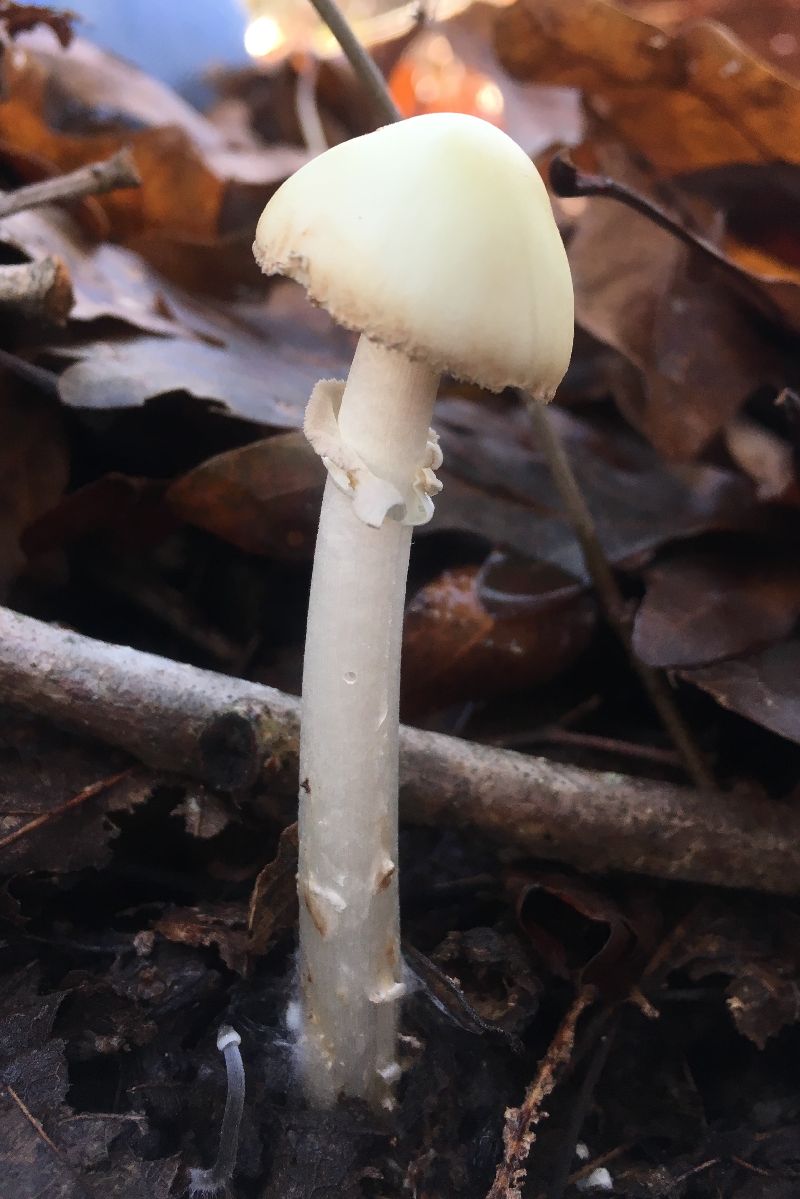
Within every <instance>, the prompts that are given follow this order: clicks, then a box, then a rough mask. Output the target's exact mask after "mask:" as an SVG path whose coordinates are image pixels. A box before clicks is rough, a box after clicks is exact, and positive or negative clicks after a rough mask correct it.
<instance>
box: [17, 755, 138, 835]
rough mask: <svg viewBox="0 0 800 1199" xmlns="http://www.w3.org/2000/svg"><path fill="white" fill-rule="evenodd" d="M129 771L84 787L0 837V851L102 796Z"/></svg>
mask: <svg viewBox="0 0 800 1199" xmlns="http://www.w3.org/2000/svg"><path fill="white" fill-rule="evenodd" d="M131 770H132V767H130V766H129V767H128V769H127V770H120V771H119V773H117V774H112V775H110V776H109V777H108V778H105V779H99V780H98V781H97V782H96V783H90V785H89V786H88V787H84V788H83V790H82V791H79V792H78V794H77V795H73V796H72V799H68V800H67V801H66V803H62V804H59V805H58V807H55V808H50V809H49V810H48V811H47V812H42V813H41V814H40V815H39V816H34V818H33V820H29V821H28V822H27V824H21V825H20V827H19V828H15V829H14V831H13V833H8V835H7V836H5V837H0V849H8V847H9V845H13V844H14V843H15V842H16V841H20V840H22V838H23V837H27V836H28V834H29V833H33V832H35V831H36V829H37V828H41V826H42V825H43V824H51V823H52V822H53V821H54V820H58V818H59V816H64V815H66V813H67V812H71V811H72V810H73V808H79V807H80V806H81V804H85V803H86V802H87V800H89V799H94V797H95V796H96V795H102V793H103V792H104V791H108V790H109V788H110V787H113V786H114V784H115V783H119V782H121V781H122V779H124V778H127V777H128V775H129V774H130V773H131Z"/></svg>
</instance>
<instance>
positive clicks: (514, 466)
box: [430, 400, 755, 579]
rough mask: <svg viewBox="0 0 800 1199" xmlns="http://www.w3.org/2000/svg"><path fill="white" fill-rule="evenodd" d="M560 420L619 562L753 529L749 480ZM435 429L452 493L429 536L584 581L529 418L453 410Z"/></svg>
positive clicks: (443, 412)
mask: <svg viewBox="0 0 800 1199" xmlns="http://www.w3.org/2000/svg"><path fill="white" fill-rule="evenodd" d="M552 419H553V420H554V421H556V422H557V424H558V428H559V431H560V434H561V437H562V438H563V439H564V442H565V445H566V446H567V449H568V452H569V455H570V460H571V462H572V466H573V469H574V471H575V474H576V476H577V478H578V481H579V483H580V486H581V489H582V491H583V493H584V496H585V497H586V499H587V502H588V504H589V508H590V510H591V512H592V515H593V516H594V519H595V522H596V525H597V532H598V536H599V539H600V544H601V545H602V547H603V549H604V551H605V553H606V556H607V557H608V558H609V560H610V561H611V562H614V563H624V562H632V561H637V562H640V561H642V560H643V559H646V558H647V557H648V556H650V555H651V554H652V552H653V551H654V550H655V549H656V548H657V547H658V546H659V545H663V544H664V543H665V542H669V541H671V540H675V539H681V538H685V537H687V536H690V535H692V534H694V533H697V532H700V531H708V530H711V529H730V528H743V527H744V528H747V527H748V525H750V524H752V522H753V520H754V516H755V505H754V502H753V496H752V488H751V487H750V485H749V483H748V482H746V481H745V480H744V479H742V478H741V476H739V475H736V474H734V473H733V472H731V471H725V470H721V469H719V468H717V467H713V466H707V465H704V464H695V463H688V464H682V465H669V464H667V463H665V462H664V461H663V459H662V458H660V457H659V455H658V454H656V453H655V452H654V450H653V449H651V448H650V447H649V446H648V445H647V443H646V442H644V441H641V440H640V439H639V438H636V437H633V436H631V435H630V433H628V432H626V431H624V430H623V429H621V428H615V429H614V430H613V432H611V431H609V430H604V429H600V428H598V427H596V426H593V425H592V424H591V423H589V422H588V421H583V420H580V419H579V418H577V417H575V416H573V415H570V414H568V413H567V412H565V411H564V410H563V409H553V410H552ZM435 422H436V427H437V429H438V430H439V433H440V435H441V441H442V446H443V449H444V468H443V470H442V472H441V475H442V478H443V479H444V480H445V487H444V490H443V492H442V494H441V495H440V496H439V497H438V498H437V501H436V513H435V515H434V518H433V521H432V523H431V526H430V528H431V529H434V530H436V529H458V530H463V531H468V532H470V533H472V534H478V535H481V536H483V537H485V538H486V539H487V540H489V541H490V542H493V543H494V544H496V545H500V546H503V545H505V546H510V547H511V548H513V549H515V550H516V551H517V552H518V553H520V554H522V555H524V556H525V557H528V558H534V559H539V560H543V561H546V562H550V563H552V564H553V565H554V566H558V567H560V568H561V570H564V571H566V572H567V573H568V574H570V575H572V576H573V577H574V578H576V579H586V578H587V574H586V567H585V564H584V561H583V556H582V554H581V551H580V548H579V546H578V544H577V542H576V541H575V537H574V534H573V532H572V528H571V526H570V524H569V522H568V521H567V520H566V518H565V517H563V516H562V515H561V512H560V504H559V501H558V499H557V496H556V492H555V489H554V487H553V483H552V478H551V475H550V470H549V468H548V466H547V463H546V461H545V459H544V457H543V455H542V453H541V451H540V450H538V449H537V448H536V447H535V446H532V445H531V444H530V439H531V432H530V428H529V425H528V418H527V415H526V413H525V411H524V410H523V409H521V408H520V409H514V410H510V411H506V412H503V413H496V412H492V411H491V410H489V409H488V408H487V407H485V406H484V405H481V404H476V403H472V402H469V401H466V400H445V401H443V402H442V403H440V404H439V405H438V407H437V412H436V416H435Z"/></svg>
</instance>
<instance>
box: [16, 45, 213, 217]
mask: <svg viewBox="0 0 800 1199" xmlns="http://www.w3.org/2000/svg"><path fill="white" fill-rule="evenodd" d="M2 72H3V88H4V94H3V100H2V103H0V138H1V139H2V140H3V142H5V143H6V144H7V145H8V146H9V147H11V148H12V149H18V150H20V151H22V152H23V153H24V154H28V155H30V154H35V155H36V156H38V157H39V158H40V159H44V160H45V161H46V162H48V163H50V164H52V165H53V166H54V167H56V168H57V169H58V170H59V171H72V170H75V169H76V168H77V167H80V166H84V165H85V164H86V163H90V162H97V161H99V160H100V159H105V158H109V157H110V156H111V155H112V154H113V153H115V151H117V150H119V149H120V148H121V147H122V146H124V145H129V146H130V147H131V149H132V151H133V155H134V158H135V160H136V166H137V169H138V171H139V173H140V175H141V178H142V186H141V187H139V188H126V189H124V190H121V191H116V192H109V193H108V195H106V196H102V197H98V200H97V202H98V203H99V204H100V205H101V206H102V208H103V209H104V211H105V213H106V215H107V216H108V218H109V220H110V222H111V229H112V232H113V234H114V236H115V237H117V238H120V239H124V238H125V237H130V236H132V235H134V234H136V233H137V232H139V231H140V230H142V229H147V228H153V227H156V228H160V229H167V230H169V231H171V232H172V233H174V234H175V235H176V236H180V237H185V238H197V239H209V240H210V239H213V238H214V237H215V236H216V235H217V232H218V228H219V220H220V213H221V211H222V205H223V200H224V197H225V183H224V181H223V180H222V179H221V178H220V177H218V176H217V175H216V174H215V173H214V172H213V171H211V170H210V169H209V167H208V166H207V165H206V163H205V162H204V160H203V156H202V154H201V152H200V151H199V150H198V148H197V147H196V146H195V144H194V143H193V142H192V140H191V139H190V138H189V136H188V135H187V134H186V133H185V132H184V130H183V129H180V128H177V127H175V126H165V127H162V128H156V129H144V130H134V131H131V130H130V129H127V130H122V131H120V132H108V133H105V132H104V133H86V134H74V133H64V132H61V131H59V130H56V129H53V128H52V127H51V126H50V125H49V124H48V123H47V121H46V119H45V116H44V113H45V111H46V100H47V95H46V93H47V73H46V71H45V70H44V69H43V67H42V66H41V64H39V63H38V62H37V61H36V59H35V57H34V56H33V55H32V54H30V53H24V52H23V53H20V54H19V55H13V56H12V55H8V54H7V55H5V56H4V57H3V60H2Z"/></svg>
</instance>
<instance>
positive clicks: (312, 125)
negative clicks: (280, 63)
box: [294, 55, 328, 155]
mask: <svg viewBox="0 0 800 1199" xmlns="http://www.w3.org/2000/svg"><path fill="white" fill-rule="evenodd" d="M318 79H319V63H318V62H317V60H316V59H315V58H312V57H311V56H310V55H306V56H305V58H304V60H303V61H302V63H301V64H300V66H299V67H298V69H297V79H296V81H295V92H294V107H295V112H296V113H297V123H298V125H299V126H300V133H301V135H302V138H303V141H304V142H305V144H306V149H307V150H308V152H309V154H312V155H317V154H323V153H324V152H325V150H327V149H328V140H327V138H326V136H325V129H324V128H323V125H322V118H321V117H320V115H319V105H318V103H317V82H318Z"/></svg>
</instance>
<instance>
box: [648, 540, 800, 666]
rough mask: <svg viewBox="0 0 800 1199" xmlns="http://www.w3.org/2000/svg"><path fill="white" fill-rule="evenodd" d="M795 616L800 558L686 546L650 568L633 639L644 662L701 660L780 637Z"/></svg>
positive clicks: (702, 662) (798, 607)
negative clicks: (798, 560)
mask: <svg viewBox="0 0 800 1199" xmlns="http://www.w3.org/2000/svg"><path fill="white" fill-rule="evenodd" d="M798 617H800V566H797V565H795V564H794V563H793V562H792V560H791V558H790V557H785V556H778V555H771V556H770V555H767V554H752V553H751V554H750V555H747V553H746V552H745V553H743V552H742V549H741V547H739V546H734V547H731V548H730V549H729V550H728V553H723V552H718V553H713V554H712V553H705V554H700V553H696V552H695V553H688V554H685V555H678V556H676V557H674V558H673V559H671V560H670V561H667V562H664V563H661V564H659V565H658V566H657V567H656V568H655V569H654V570H652V571H651V572H650V577H649V579H648V588H647V594H646V595H645V598H644V600H643V601H642V603H641V604H640V606H639V610H638V612H637V614H636V619H635V622H634V627H633V646H634V649H635V650H636V653H637V655H638V656H639V657H640V658H641V659H642V661H644V662H647V663H648V665H650V666H660V667H677V666H701V665H705V664H707V663H711V662H716V661H718V660H719V659H720V658H732V657H736V656H737V655H742V654H746V653H749V652H751V651H752V650H755V649H758V648H760V647H762V646H764V645H768V644H769V643H770V642H774V641H779V640H780V639H781V638H783V637H786V636H788V634H789V633H791V631H792V629H793V628H794V625H795V624H796V622H797V619H798Z"/></svg>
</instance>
